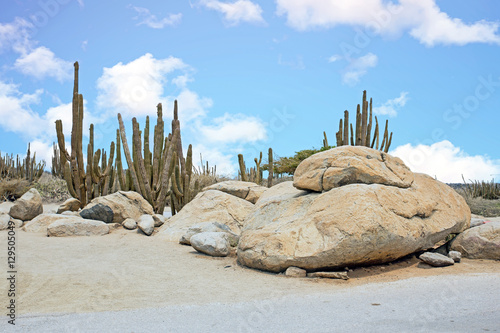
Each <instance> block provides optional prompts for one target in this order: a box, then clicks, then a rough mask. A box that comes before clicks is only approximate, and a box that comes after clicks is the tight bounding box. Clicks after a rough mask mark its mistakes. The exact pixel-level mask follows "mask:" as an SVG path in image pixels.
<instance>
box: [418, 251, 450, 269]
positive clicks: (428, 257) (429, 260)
mask: <svg viewBox="0 0 500 333" xmlns="http://www.w3.org/2000/svg"><path fill="white" fill-rule="evenodd" d="M418 258H419V259H420V260H422V261H423V262H425V263H426V264H428V265H431V266H434V267H444V266H450V265H453V264H454V263H455V261H454V260H453V259H451V258H449V257H447V256H444V255H442V254H439V253H433V252H425V253H423V254H422V255H420V257H418Z"/></svg>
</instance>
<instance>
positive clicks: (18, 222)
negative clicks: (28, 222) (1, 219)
mask: <svg viewBox="0 0 500 333" xmlns="http://www.w3.org/2000/svg"><path fill="white" fill-rule="evenodd" d="M10 221H11V223H14V228H22V226H23V225H24V221H22V220H18V219H13V218H12V217H11V218H10Z"/></svg>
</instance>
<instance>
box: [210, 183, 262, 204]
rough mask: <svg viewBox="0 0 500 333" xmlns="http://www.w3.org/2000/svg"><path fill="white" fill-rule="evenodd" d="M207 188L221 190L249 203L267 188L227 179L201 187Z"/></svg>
mask: <svg viewBox="0 0 500 333" xmlns="http://www.w3.org/2000/svg"><path fill="white" fill-rule="evenodd" d="M208 190H217V191H222V192H225V193H228V194H231V195H234V196H236V197H238V198H241V199H245V200H247V201H249V202H251V203H255V202H256V201H257V200H258V199H259V197H260V195H261V194H262V193H264V191H266V190H267V187H264V186H260V185H258V184H256V183H252V182H241V181H237V180H228V181H224V182H220V183H216V184H213V185H210V186H207V187H205V188H204V189H203V191H208Z"/></svg>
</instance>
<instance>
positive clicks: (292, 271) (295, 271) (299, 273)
mask: <svg viewBox="0 0 500 333" xmlns="http://www.w3.org/2000/svg"><path fill="white" fill-rule="evenodd" d="M285 276H288V277H298V278H303V277H306V276H307V271H306V270H305V269H302V268H299V267H293V266H292V267H288V268H287V269H286V271H285Z"/></svg>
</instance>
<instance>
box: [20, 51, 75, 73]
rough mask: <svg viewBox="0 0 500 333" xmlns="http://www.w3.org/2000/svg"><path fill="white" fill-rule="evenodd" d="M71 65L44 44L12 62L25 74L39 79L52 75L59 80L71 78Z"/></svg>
mask: <svg viewBox="0 0 500 333" xmlns="http://www.w3.org/2000/svg"><path fill="white" fill-rule="evenodd" d="M72 67H73V65H72V63H71V62H69V61H65V60H62V59H60V58H57V57H56V56H55V54H54V52H52V51H51V50H49V49H48V48H46V47H44V46H40V47H37V48H36V49H34V50H32V51H31V52H30V53H27V54H23V55H22V56H21V57H20V58H18V59H17V60H16V62H15V64H14V68H16V69H17V70H19V71H20V72H21V73H23V74H25V75H30V76H33V77H35V78H37V79H39V80H41V79H44V78H46V77H53V78H55V79H56V80H58V81H60V82H63V81H65V80H69V79H71V77H72V76H71V72H72Z"/></svg>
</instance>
